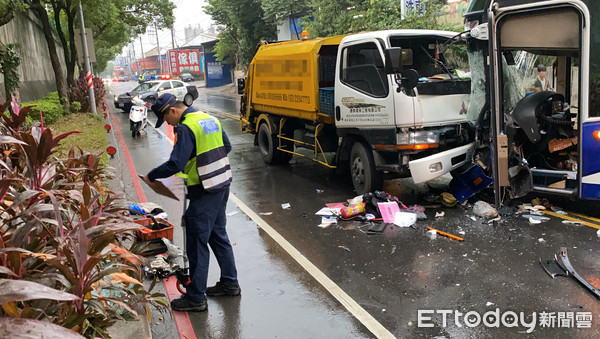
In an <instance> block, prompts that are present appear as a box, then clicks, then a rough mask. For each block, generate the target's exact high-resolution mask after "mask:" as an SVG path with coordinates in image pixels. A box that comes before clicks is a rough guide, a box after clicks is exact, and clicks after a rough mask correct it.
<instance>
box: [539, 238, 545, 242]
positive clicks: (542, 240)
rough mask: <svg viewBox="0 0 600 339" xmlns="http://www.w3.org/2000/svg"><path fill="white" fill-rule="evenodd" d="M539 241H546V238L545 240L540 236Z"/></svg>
mask: <svg viewBox="0 0 600 339" xmlns="http://www.w3.org/2000/svg"><path fill="white" fill-rule="evenodd" d="M538 242H546V240H544V238H539V239H538Z"/></svg>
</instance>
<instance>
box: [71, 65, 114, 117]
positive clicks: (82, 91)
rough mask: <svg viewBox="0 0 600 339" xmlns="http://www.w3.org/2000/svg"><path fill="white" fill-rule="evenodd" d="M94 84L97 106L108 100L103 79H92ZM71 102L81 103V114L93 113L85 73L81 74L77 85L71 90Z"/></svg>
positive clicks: (76, 82) (72, 86)
mask: <svg viewBox="0 0 600 339" xmlns="http://www.w3.org/2000/svg"><path fill="white" fill-rule="evenodd" d="M92 84H93V85H94V98H95V99H96V104H98V103H100V102H102V101H103V100H104V99H105V98H106V88H105V87H104V82H102V79H101V78H98V77H93V78H92ZM69 101H71V102H73V101H78V102H80V103H81V109H80V110H79V111H80V112H91V107H90V99H89V90H88V87H87V79H86V78H85V74H84V73H81V74H80V75H79V78H78V79H77V81H75V84H74V85H71V87H70V88H69Z"/></svg>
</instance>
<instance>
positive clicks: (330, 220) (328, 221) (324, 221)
mask: <svg viewBox="0 0 600 339" xmlns="http://www.w3.org/2000/svg"><path fill="white" fill-rule="evenodd" d="M332 224H337V218H336V217H329V216H325V217H322V218H321V223H320V224H319V225H318V226H319V227H321V228H327V227H329V226H331V225H332Z"/></svg>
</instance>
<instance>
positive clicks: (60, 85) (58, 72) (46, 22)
mask: <svg viewBox="0 0 600 339" xmlns="http://www.w3.org/2000/svg"><path fill="white" fill-rule="evenodd" d="M28 5H29V8H31V10H32V11H33V12H34V13H35V14H36V16H37V17H38V18H39V19H40V23H41V24H42V32H43V33H44V38H45V39H46V45H47V46H48V54H49V55H50V63H51V64H52V70H53V71H54V79H55V82H56V89H57V91H58V97H59V99H60V102H61V103H62V105H63V110H64V111H65V112H66V113H68V112H70V111H71V104H70V103H69V97H68V95H67V83H66V82H65V78H64V77H63V71H62V66H61V65H60V60H59V58H58V53H56V43H55V42H54V35H53V34H52V32H53V30H52V26H51V25H50V18H49V17H48V12H47V11H46V7H45V6H44V5H43V4H42V3H41V0H29V3H28Z"/></svg>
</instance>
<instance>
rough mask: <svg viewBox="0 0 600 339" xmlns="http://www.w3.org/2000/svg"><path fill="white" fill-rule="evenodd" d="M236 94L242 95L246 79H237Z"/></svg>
mask: <svg viewBox="0 0 600 339" xmlns="http://www.w3.org/2000/svg"><path fill="white" fill-rule="evenodd" d="M237 86H238V94H244V88H246V79H244V78H239V79H237Z"/></svg>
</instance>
